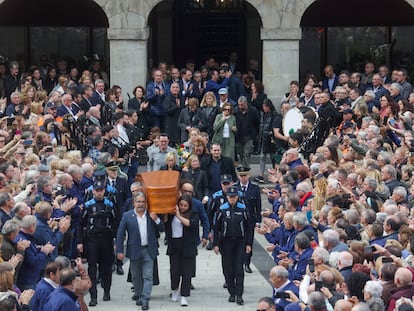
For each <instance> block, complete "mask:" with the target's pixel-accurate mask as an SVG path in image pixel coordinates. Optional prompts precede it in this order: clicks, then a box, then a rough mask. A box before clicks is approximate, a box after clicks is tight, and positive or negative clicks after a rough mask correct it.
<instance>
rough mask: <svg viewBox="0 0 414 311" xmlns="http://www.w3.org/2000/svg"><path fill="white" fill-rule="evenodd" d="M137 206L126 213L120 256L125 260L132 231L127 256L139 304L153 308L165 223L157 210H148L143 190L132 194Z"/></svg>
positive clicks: (119, 242) (121, 228) (118, 242)
mask: <svg viewBox="0 0 414 311" xmlns="http://www.w3.org/2000/svg"><path fill="white" fill-rule="evenodd" d="M132 203H133V206H134V209H132V210H129V211H127V212H125V213H124V214H123V216H122V219H121V222H120V224H119V228H118V232H117V235H116V256H117V259H118V260H123V259H124V257H125V255H124V236H125V233H126V232H127V233H128V240H127V249H126V257H128V258H129V259H130V267H131V268H130V269H131V275H132V283H133V285H134V289H135V294H134V296H135V297H134V298H135V300H136V305H138V306H142V310H148V309H149V304H148V302H149V300H150V298H151V291H152V285H153V262H154V259H155V258H156V257H157V256H158V242H157V240H158V237H159V232H163V231H164V224H163V222H162V221H161V220H160V218H159V217H158V216H157V214H155V213H153V212H149V211H148V209H147V202H146V197H145V194H144V193H143V192H137V193H134V194H133V196H132Z"/></svg>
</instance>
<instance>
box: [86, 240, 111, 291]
mask: <svg viewBox="0 0 414 311" xmlns="http://www.w3.org/2000/svg"><path fill="white" fill-rule="evenodd" d="M113 253H114V249H113V239H112V234H111V233H102V234H92V235H91V236H90V237H89V238H88V242H87V256H86V258H87V260H88V273H89V277H90V278H91V281H92V287H91V289H90V290H89V293H90V294H91V298H96V297H97V289H96V275H97V271H98V266H99V275H100V276H101V277H102V287H103V289H104V292H106V293H109V291H110V289H111V283H112V263H113Z"/></svg>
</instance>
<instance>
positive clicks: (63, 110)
mask: <svg viewBox="0 0 414 311" xmlns="http://www.w3.org/2000/svg"><path fill="white" fill-rule="evenodd" d="M70 111H71V112H72V113H71V112H70ZM77 113H78V109H77V107H75V106H71V107H70V108H69V107H66V106H65V105H61V106H59V107H58V108H57V116H58V117H63V116H64V115H65V114H71V115H73V116H76V114H77Z"/></svg>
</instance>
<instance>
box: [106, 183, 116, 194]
mask: <svg viewBox="0 0 414 311" xmlns="http://www.w3.org/2000/svg"><path fill="white" fill-rule="evenodd" d="M106 191H108V192H109V193H115V192H116V188H114V187H112V186H111V185H106Z"/></svg>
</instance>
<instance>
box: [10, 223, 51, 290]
mask: <svg viewBox="0 0 414 311" xmlns="http://www.w3.org/2000/svg"><path fill="white" fill-rule="evenodd" d="M20 239H21V240H29V241H30V246H29V247H28V248H26V251H25V253H24V261H23V264H22V267H21V269H20V272H19V274H18V276H17V282H16V283H17V287H19V288H25V287H26V286H30V287H32V288H34V287H35V285H36V282H37V281H38V280H39V277H40V271H41V270H43V269H44V268H45V267H46V264H47V263H48V261H49V258H48V257H47V256H46V255H45V254H44V253H42V252H41V251H40V248H37V247H36V242H35V239H34V238H33V236H31V235H29V234H26V233H24V232H22V231H20V232H19V234H18V235H17V237H16V239H15V240H14V241H15V242H17V241H19V240H20Z"/></svg>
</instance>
